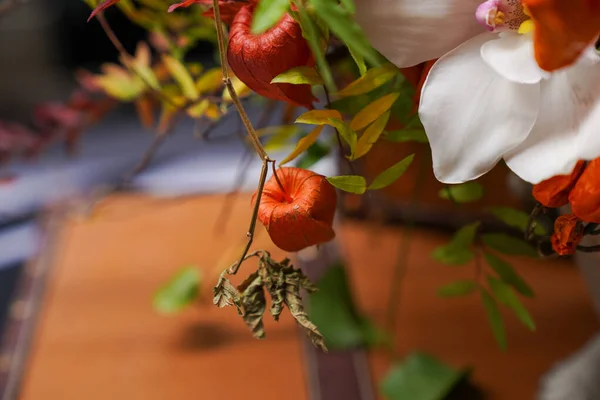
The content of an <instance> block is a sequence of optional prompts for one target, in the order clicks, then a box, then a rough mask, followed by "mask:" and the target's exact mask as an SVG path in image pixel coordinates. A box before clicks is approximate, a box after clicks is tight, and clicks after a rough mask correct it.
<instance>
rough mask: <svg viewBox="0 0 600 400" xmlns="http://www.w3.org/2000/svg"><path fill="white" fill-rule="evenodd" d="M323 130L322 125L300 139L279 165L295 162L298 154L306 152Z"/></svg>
mask: <svg viewBox="0 0 600 400" xmlns="http://www.w3.org/2000/svg"><path fill="white" fill-rule="evenodd" d="M323 128H325V126H324V125H320V126H317V127H315V129H313V130H312V131H311V132H310V133H309V134H308V135H306V136H305V137H303V138H302V139H300V140H299V141H298V143H297V144H296V148H295V149H294V150H293V151H292V152H291V153H290V154H289V155H288V156H287V157H286V158H284V159H283V160H281V162H280V163H279V165H284V164H287V163H289V162H290V161H293V160H295V159H296V158H297V157H298V156H299V155H300V154H302V153H304V152H305V151H306V150H308V148H309V147H310V146H312V145H313V144H314V143H315V142H316V141H317V139H319V135H320V134H321V132H322V131H323Z"/></svg>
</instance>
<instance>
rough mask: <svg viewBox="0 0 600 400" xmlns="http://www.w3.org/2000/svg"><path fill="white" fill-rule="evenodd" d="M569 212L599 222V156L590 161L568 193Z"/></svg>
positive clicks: (586, 219) (588, 220)
mask: <svg viewBox="0 0 600 400" xmlns="http://www.w3.org/2000/svg"><path fill="white" fill-rule="evenodd" d="M569 202H570V203H571V212H572V213H573V214H575V215H577V216H578V217H579V218H580V219H582V220H584V221H586V222H595V223H600V158H597V159H595V160H593V161H591V162H590V163H589V164H588V166H587V167H586V169H585V171H583V173H582V174H581V177H580V178H579V180H578V181H577V184H576V185H575V187H574V188H573V190H572V191H571V194H570V195H569Z"/></svg>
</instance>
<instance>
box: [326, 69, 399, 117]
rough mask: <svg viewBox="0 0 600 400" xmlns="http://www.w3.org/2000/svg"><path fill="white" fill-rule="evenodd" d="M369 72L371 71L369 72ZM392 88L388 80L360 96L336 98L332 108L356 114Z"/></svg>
mask: <svg viewBox="0 0 600 400" xmlns="http://www.w3.org/2000/svg"><path fill="white" fill-rule="evenodd" d="M369 71H371V70H369ZM368 73H369V72H367V74H368ZM390 90H392V85H391V84H390V83H389V82H388V83H386V84H384V85H382V86H380V87H378V88H376V89H374V90H372V91H370V92H368V93H365V94H361V95H358V96H349V97H342V98H340V99H338V100H334V101H333V102H332V103H331V108H332V109H334V110H338V111H339V112H341V113H343V114H347V115H356V114H358V113H359V112H360V110H362V109H363V108H365V107H366V106H368V105H369V104H371V103H372V102H374V101H375V100H377V99H378V98H380V97H382V96H384V95H385V94H386V93H389V92H390Z"/></svg>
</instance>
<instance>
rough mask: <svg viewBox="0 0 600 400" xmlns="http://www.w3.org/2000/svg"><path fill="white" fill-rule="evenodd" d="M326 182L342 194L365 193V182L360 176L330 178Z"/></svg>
mask: <svg viewBox="0 0 600 400" xmlns="http://www.w3.org/2000/svg"><path fill="white" fill-rule="evenodd" d="M327 180H328V181H329V183H331V184H332V185H333V186H335V187H336V188H338V189H341V190H343V191H344V192H349V193H355V194H363V193H364V192H366V191H367V181H366V180H365V178H364V177H362V176H360V175H342V176H330V177H328V178H327Z"/></svg>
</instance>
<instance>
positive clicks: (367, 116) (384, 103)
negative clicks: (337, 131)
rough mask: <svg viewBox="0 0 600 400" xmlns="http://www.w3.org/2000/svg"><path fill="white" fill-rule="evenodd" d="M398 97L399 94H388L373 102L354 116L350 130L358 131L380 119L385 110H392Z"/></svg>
mask: <svg viewBox="0 0 600 400" xmlns="http://www.w3.org/2000/svg"><path fill="white" fill-rule="evenodd" d="M399 96H400V93H390V94H386V95H385V96H383V97H381V98H379V99H377V100H375V101H374V102H372V103H371V104H369V105H368V106H366V107H365V108H363V109H362V110H361V111H360V112H359V113H358V114H356V116H354V118H353V119H352V121H351V122H350V128H352V129H353V130H355V131H358V130H361V129H362V128H364V127H365V126H367V125H369V124H370V123H371V122H373V121H375V120H376V119H377V118H379V117H381V116H382V115H383V114H384V113H385V112H386V111H387V110H389V109H390V108H392V105H393V104H394V102H395V101H396V100H398V97H399Z"/></svg>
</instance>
